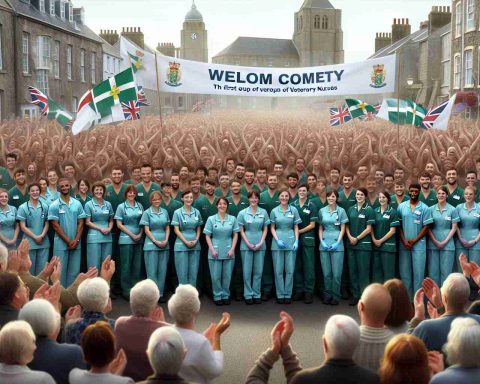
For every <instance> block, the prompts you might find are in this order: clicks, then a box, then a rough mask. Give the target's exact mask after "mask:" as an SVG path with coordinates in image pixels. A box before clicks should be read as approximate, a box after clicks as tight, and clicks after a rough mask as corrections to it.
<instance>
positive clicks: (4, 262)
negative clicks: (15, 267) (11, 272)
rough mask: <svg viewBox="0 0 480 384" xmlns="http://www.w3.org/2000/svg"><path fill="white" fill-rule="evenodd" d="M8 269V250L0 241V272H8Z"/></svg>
mask: <svg viewBox="0 0 480 384" xmlns="http://www.w3.org/2000/svg"><path fill="white" fill-rule="evenodd" d="M7 267H8V249H7V247H5V245H3V243H2V242H1V241H0V271H4V272H5V271H6V270H7Z"/></svg>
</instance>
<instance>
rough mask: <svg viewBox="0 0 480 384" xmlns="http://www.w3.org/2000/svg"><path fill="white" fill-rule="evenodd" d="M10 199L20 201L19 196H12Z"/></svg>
mask: <svg viewBox="0 0 480 384" xmlns="http://www.w3.org/2000/svg"><path fill="white" fill-rule="evenodd" d="M12 199H13V200H18V199H20V196H18V195H15V196H12Z"/></svg>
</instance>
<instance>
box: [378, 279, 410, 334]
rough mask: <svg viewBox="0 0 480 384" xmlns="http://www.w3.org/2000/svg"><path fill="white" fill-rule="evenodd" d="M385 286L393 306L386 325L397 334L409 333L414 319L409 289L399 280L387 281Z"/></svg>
mask: <svg viewBox="0 0 480 384" xmlns="http://www.w3.org/2000/svg"><path fill="white" fill-rule="evenodd" d="M383 286H384V287H385V288H387V290H388V292H390V297H391V298H392V306H391V308H390V313H389V314H388V316H387V318H386V319H385V325H386V326H387V327H388V328H389V329H390V330H391V331H392V332H393V333H395V334H399V333H404V332H407V330H408V327H409V322H410V320H411V319H412V317H413V307H412V305H411V303H410V297H409V296H408V291H407V288H405V285H404V284H403V283H402V281H401V280H399V279H390V280H387V281H386V282H385V283H383Z"/></svg>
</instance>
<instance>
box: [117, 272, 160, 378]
mask: <svg viewBox="0 0 480 384" xmlns="http://www.w3.org/2000/svg"><path fill="white" fill-rule="evenodd" d="M159 298H160V292H159V289H158V287H157V285H156V284H155V282H154V281H153V280H149V279H147V280H142V281H140V282H138V283H137V284H135V286H134V287H133V288H132V289H131V290H130V309H131V311H132V315H131V316H122V317H119V318H118V319H117V321H116V322H115V337H116V339H117V350H118V349H120V348H121V349H123V350H124V351H125V354H126V355H127V366H126V367H125V372H124V375H125V376H128V377H131V378H132V379H133V380H135V381H139V380H143V379H145V378H146V377H147V376H150V375H151V374H152V373H153V371H152V367H151V366H150V363H149V362H148V357H147V354H146V353H145V350H146V349H147V344H148V340H149V339H150V336H151V335H152V333H153V332H154V331H155V330H156V329H157V328H160V327H162V326H164V325H168V324H167V323H165V319H164V315H163V310H162V308H160V307H159V306H158V305H157V303H158V300H159Z"/></svg>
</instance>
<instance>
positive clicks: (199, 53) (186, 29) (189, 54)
mask: <svg viewBox="0 0 480 384" xmlns="http://www.w3.org/2000/svg"><path fill="white" fill-rule="evenodd" d="M180 58H181V59H186V60H193V61H202V62H204V63H207V62H208V33H207V30H206V29H205V23H204V22H203V16H202V14H201V13H200V12H199V11H198V9H197V6H196V5H195V0H193V3H192V8H191V9H190V11H188V13H187V14H186V16H185V21H184V22H183V29H182V32H181V46H180Z"/></svg>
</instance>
